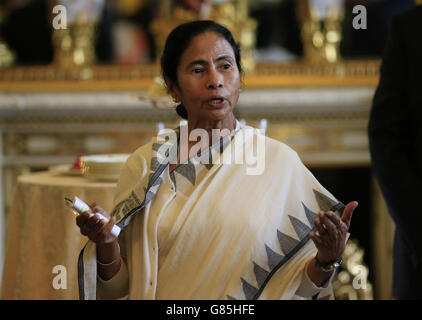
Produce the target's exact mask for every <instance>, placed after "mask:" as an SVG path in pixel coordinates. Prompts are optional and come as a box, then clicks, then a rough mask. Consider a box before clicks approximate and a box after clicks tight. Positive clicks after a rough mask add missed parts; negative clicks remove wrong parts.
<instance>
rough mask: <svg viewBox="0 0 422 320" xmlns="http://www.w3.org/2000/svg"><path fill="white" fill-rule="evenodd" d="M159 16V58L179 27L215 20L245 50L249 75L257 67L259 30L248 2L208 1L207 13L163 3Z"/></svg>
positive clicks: (167, 1) (154, 28)
mask: <svg viewBox="0 0 422 320" xmlns="http://www.w3.org/2000/svg"><path fill="white" fill-rule="evenodd" d="M160 5H161V7H160V10H159V16H158V17H157V18H156V19H155V20H154V21H153V23H152V26H151V29H152V32H153V34H154V37H155V42H156V47H157V57H160V56H161V53H162V52H163V49H164V44H165V41H166V38H167V36H168V34H169V33H170V32H171V30H173V29H174V28H175V27H176V26H178V25H179V24H182V23H185V22H189V21H194V20H205V19H210V20H214V21H215V22H217V23H220V24H222V25H224V26H225V27H227V28H228V29H229V30H230V31H231V32H232V33H233V36H234V38H235V39H236V41H238V43H239V44H240V47H241V50H242V65H243V68H244V70H245V72H250V71H252V70H253V69H254V67H255V62H254V59H253V56H252V52H253V49H254V47H255V38H256V37H255V30H256V27H257V23H256V21H255V20H253V19H251V18H250V17H249V12H248V2H247V0H234V1H225V2H223V3H218V4H215V3H212V1H205V2H204V4H203V6H204V7H203V10H200V11H193V10H189V9H186V8H184V7H183V6H182V5H176V6H173V5H172V1H171V0H163V1H161V4H160Z"/></svg>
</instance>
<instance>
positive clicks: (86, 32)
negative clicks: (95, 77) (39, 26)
mask: <svg viewBox="0 0 422 320" xmlns="http://www.w3.org/2000/svg"><path fill="white" fill-rule="evenodd" d="M95 26H96V22H95V21H92V20H90V19H88V17H87V15H86V13H84V12H81V13H79V14H78V15H77V16H76V19H75V21H74V22H73V23H72V24H71V25H68V26H67V28H64V29H55V30H54V31H53V43H54V64H55V65H56V67H58V68H60V69H71V68H81V70H82V72H81V74H80V75H81V78H90V75H92V72H90V66H92V65H93V64H94V63H95V60H96V59H95V48H94V33H95Z"/></svg>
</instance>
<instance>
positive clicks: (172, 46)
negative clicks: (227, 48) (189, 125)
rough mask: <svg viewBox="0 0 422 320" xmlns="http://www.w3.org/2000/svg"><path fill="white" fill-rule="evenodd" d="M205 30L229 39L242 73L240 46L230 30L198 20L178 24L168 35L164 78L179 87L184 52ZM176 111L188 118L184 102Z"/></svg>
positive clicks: (213, 23)
mask: <svg viewBox="0 0 422 320" xmlns="http://www.w3.org/2000/svg"><path fill="white" fill-rule="evenodd" d="M205 32H215V33H218V34H219V35H221V36H222V37H223V38H224V39H226V40H227V42H228V43H229V44H230V45H231V47H232V49H233V52H234V56H235V58H236V65H237V68H238V69H239V73H242V64H241V58H240V46H239V45H238V44H237V43H236V42H235V40H234V38H233V35H232V33H231V32H230V30H228V29H227V28H226V27H224V26H222V25H221V24H218V23H216V22H214V21H211V20H197V21H192V22H187V23H184V24H181V25H179V26H177V27H176V28H175V29H173V31H172V32H170V34H169V35H168V37H167V40H166V44H165V46H164V51H163V55H162V56H161V71H162V75H163V78H164V79H168V80H169V81H170V82H172V83H173V84H174V85H176V86H177V87H179V84H178V82H177V68H178V66H179V63H180V59H181V57H182V55H183V52H185V50H186V48H187V47H188V46H189V44H190V43H191V41H192V40H193V38H194V37H196V36H197V35H200V34H202V33H205ZM176 112H177V114H178V115H179V116H181V117H182V118H184V119H187V118H188V113H187V110H186V108H185V107H184V106H183V105H182V104H179V105H178V106H177V108H176Z"/></svg>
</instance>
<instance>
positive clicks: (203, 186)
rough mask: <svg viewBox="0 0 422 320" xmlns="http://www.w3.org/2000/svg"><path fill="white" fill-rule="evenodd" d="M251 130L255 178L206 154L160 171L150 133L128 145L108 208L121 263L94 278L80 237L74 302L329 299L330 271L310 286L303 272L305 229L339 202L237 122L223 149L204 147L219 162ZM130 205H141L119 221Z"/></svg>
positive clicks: (281, 151)
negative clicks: (261, 165) (259, 166)
mask: <svg viewBox="0 0 422 320" xmlns="http://www.w3.org/2000/svg"><path fill="white" fill-rule="evenodd" d="M248 130H249V131H250V132H253V134H252V135H251V134H246V131H248ZM258 136H259V137H260V138H261V139H263V140H262V141H264V142H265V148H264V152H265V159H264V161H265V170H263V172H262V173H261V174H258V175H250V174H248V173H247V170H246V168H245V164H243V165H242V164H226V163H224V164H223V163H221V161H220V162H219V163H215V162H216V161H215V160H214V162H213V163H215V164H213V165H209V164H205V165H204V164H202V163H197V164H193V163H191V161H188V162H186V163H185V164H182V165H180V166H179V167H178V168H177V169H175V170H174V171H173V172H172V173H170V172H169V166H168V163H165V162H164V163H163V164H160V163H159V162H158V161H157V159H163V158H165V156H164V155H163V154H162V153H163V151H162V150H163V148H160V146H162V145H163V141H164V140H160V139H159V138H155V139H153V140H152V141H151V142H150V143H148V144H147V145H144V146H142V147H140V148H139V149H138V150H137V151H135V152H134V153H133V154H132V155H131V156H130V158H129V159H128V161H127V163H126V165H125V166H124V168H123V170H122V173H121V177H120V179H119V183H118V187H117V192H116V197H115V204H116V206H115V209H114V210H113V213H112V214H113V215H115V216H116V218H117V220H118V221H119V225H120V226H121V227H123V228H124V230H123V231H122V233H121V236H120V237H119V243H120V246H121V255H122V258H123V264H122V267H121V269H120V271H119V272H118V274H117V275H116V276H115V277H114V278H113V279H111V280H109V281H103V280H101V279H100V278H99V277H98V276H97V274H96V255H95V244H94V243H92V242H90V241H89V242H88V244H87V246H86V247H85V248H84V250H83V251H82V252H81V255H80V259H79V282H80V298H81V299H96V298H98V297H99V298H103V299H109V298H128V299H333V292H332V287H331V279H332V277H331V279H330V281H329V282H328V283H327V284H326V285H325V287H322V288H319V287H316V286H315V285H314V284H313V283H312V282H311V281H310V280H309V277H308V275H307V272H306V268H307V265H308V263H309V262H310V260H311V259H312V258H313V257H314V256H315V255H316V252H317V250H316V247H315V245H314V243H313V242H312V240H310V238H309V232H310V231H311V230H314V231H315V226H314V222H313V220H314V218H315V217H317V212H318V211H320V210H324V211H327V210H333V211H339V212H341V211H342V210H343V208H344V205H343V204H341V203H340V202H339V201H338V200H336V199H335V198H334V197H333V196H332V195H331V194H330V193H329V192H328V191H327V190H325V188H324V187H322V186H321V185H320V184H319V182H318V181H317V180H316V179H315V178H314V176H313V175H312V174H311V173H310V171H309V170H308V169H307V168H306V167H305V166H304V165H303V164H302V162H301V160H300V158H299V157H298V155H297V154H296V152H294V151H293V150H292V149H290V148H289V147H288V146H286V145H285V144H283V143H281V142H278V141H276V140H273V139H271V138H268V137H265V136H263V135H261V133H260V132H259V131H258V130H257V129H254V128H252V127H249V126H241V125H240V124H239V122H237V126H236V129H235V130H234V131H233V132H232V133H231V134H230V135H228V136H226V137H225V138H224V139H223V140H222V141H223V142H222V144H223V147H222V149H224V150H223V152H222V153H220V152H221V149H220V148H219V146H220V143H218V144H215V145H213V146H212V147H211V148H210V149H208V152H211V153H210V154H211V156H212V159H216V157H218V156H222V157H223V158H224V157H225V156H227V153H232V152H233V150H234V148H230V146H233V145H235V144H236V143H239V144H240V145H242V146H243V147H244V150H245V153H247V152H248V150H249V151H250V150H252V149H250V148H254V143H256V141H257V140H256V138H257V137H258ZM255 147H256V146H255ZM167 150H169V149H167ZM204 152H207V151H204ZM167 156H168V152H167ZM160 157H161V158H160ZM220 159H221V158H220ZM154 174H155V176H154ZM157 176H158V179H157V180H154V178H155V177H157ZM136 207H142V209H141V210H138V212H137V213H135V214H133V215H129V216H130V217H129V216H128V213H129V212H130V211H131V210H132V211H134V208H136ZM97 289H98V291H97Z"/></svg>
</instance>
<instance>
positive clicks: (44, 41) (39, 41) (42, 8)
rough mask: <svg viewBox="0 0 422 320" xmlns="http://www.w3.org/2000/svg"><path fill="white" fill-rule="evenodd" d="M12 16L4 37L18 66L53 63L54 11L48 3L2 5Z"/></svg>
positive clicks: (5, 24) (30, 0) (39, 0)
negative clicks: (52, 21) (52, 16)
mask: <svg viewBox="0 0 422 320" xmlns="http://www.w3.org/2000/svg"><path fill="white" fill-rule="evenodd" d="M0 4H1V5H2V7H3V8H6V10H7V11H6V12H8V14H7V15H6V17H5V18H4V21H3V22H2V26H1V35H2V38H3V39H4V41H5V42H6V43H7V44H8V45H9V48H10V50H11V51H13V52H14V53H15V55H16V62H15V63H16V64H21V65H28V64H49V63H51V62H52V61H53V42H52V37H51V35H52V28H51V26H50V12H49V10H50V7H49V4H48V1H47V0H27V1H13V0H9V1H5V0H3V1H1V3H0Z"/></svg>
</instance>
